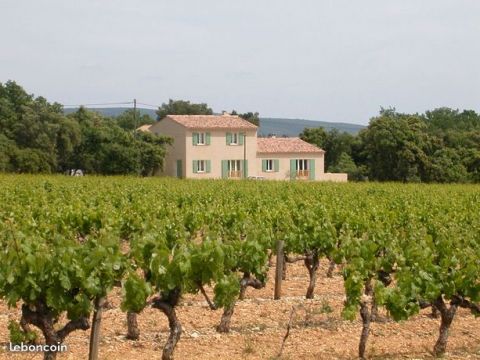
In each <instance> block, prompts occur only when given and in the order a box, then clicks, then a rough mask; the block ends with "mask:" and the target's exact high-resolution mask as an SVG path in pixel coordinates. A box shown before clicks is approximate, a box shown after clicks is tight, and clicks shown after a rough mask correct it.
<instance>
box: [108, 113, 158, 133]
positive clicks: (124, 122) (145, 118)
mask: <svg viewBox="0 0 480 360" xmlns="http://www.w3.org/2000/svg"><path fill="white" fill-rule="evenodd" d="M116 120H117V124H118V126H120V127H121V128H122V129H124V130H135V129H137V128H138V127H140V126H142V125H146V124H149V125H150V124H153V123H155V120H153V119H152V118H151V117H150V115H148V114H143V115H142V114H141V113H140V111H139V110H136V112H134V110H133V109H128V110H125V111H124V112H123V113H121V114H120V115H118V116H117V117H116Z"/></svg>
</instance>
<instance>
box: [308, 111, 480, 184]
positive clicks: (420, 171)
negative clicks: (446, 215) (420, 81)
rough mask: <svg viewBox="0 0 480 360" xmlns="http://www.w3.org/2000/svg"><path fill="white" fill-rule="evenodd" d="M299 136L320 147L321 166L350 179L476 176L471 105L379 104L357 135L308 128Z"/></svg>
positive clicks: (478, 148) (478, 125)
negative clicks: (417, 110) (413, 110)
mask: <svg viewBox="0 0 480 360" xmlns="http://www.w3.org/2000/svg"><path fill="white" fill-rule="evenodd" d="M300 137H301V138H302V139H303V140H305V141H307V142H310V143H312V144H315V145H317V146H319V147H321V148H323V149H324V150H325V151H326V158H325V165H326V169H327V171H330V172H347V173H348V174H349V178H350V179H352V180H366V179H369V180H376V181H402V182H438V183H451V182H479V181H480V114H477V113H476V112H475V111H473V110H464V111H459V110H454V109H450V108H438V109H435V110H432V111H426V112H425V113H424V114H404V113H399V112H397V111H396V110H395V109H381V111H380V114H379V115H378V116H376V117H373V118H372V119H371V120H370V123H369V125H368V127H367V128H365V129H363V130H361V131H360V132H359V133H358V134H357V135H351V134H348V133H340V132H338V131H337V130H332V131H329V132H327V131H325V130H324V129H323V128H314V129H305V130H304V131H303V132H302V133H301V135H300Z"/></svg>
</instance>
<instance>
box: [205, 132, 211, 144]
mask: <svg viewBox="0 0 480 360" xmlns="http://www.w3.org/2000/svg"><path fill="white" fill-rule="evenodd" d="M205 143H206V144H207V145H210V133H206V134H205Z"/></svg>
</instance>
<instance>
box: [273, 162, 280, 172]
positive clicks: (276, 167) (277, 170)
mask: <svg viewBox="0 0 480 360" xmlns="http://www.w3.org/2000/svg"><path fill="white" fill-rule="evenodd" d="M273 171H275V172H279V171H280V160H278V159H275V160H273Z"/></svg>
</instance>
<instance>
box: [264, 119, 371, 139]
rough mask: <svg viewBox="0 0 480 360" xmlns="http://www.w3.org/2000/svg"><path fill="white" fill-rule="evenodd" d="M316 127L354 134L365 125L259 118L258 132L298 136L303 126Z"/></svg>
mask: <svg viewBox="0 0 480 360" xmlns="http://www.w3.org/2000/svg"><path fill="white" fill-rule="evenodd" d="M317 127H323V128H324V129H325V130H327V131H329V130H332V129H337V130H339V131H340V132H343V131H345V132H347V133H350V134H356V133H358V132H359V131H360V130H361V129H363V128H364V127H365V126H363V125H356V124H348V123H334V122H326V121H313V120H303V119H280V118H260V129H259V131H258V133H259V134H260V135H269V134H275V135H277V136H282V135H286V136H298V135H299V134H300V133H301V132H302V131H303V129H305V128H317Z"/></svg>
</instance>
